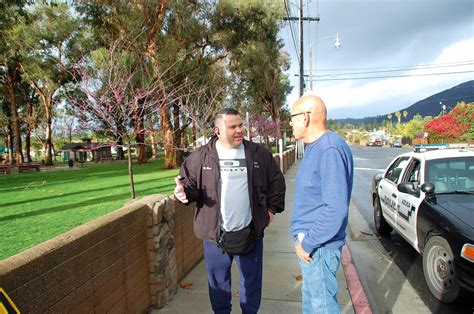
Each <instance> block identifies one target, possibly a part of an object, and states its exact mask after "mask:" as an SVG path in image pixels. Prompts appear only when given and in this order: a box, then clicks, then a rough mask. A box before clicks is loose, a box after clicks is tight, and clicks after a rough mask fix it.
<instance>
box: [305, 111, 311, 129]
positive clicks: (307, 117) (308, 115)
mask: <svg viewBox="0 0 474 314" xmlns="http://www.w3.org/2000/svg"><path fill="white" fill-rule="evenodd" d="M309 119H311V118H310V114H309V113H305V114H304V121H303V123H304V126H305V127H308V126H309Z"/></svg>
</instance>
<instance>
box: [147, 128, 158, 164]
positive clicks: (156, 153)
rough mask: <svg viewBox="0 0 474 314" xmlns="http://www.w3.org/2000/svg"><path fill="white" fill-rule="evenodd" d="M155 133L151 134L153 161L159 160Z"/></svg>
mask: <svg viewBox="0 0 474 314" xmlns="http://www.w3.org/2000/svg"><path fill="white" fill-rule="evenodd" d="M154 133H155V132H154V131H152V132H150V136H149V139H150V143H151V159H153V160H156V159H157V158H158V152H157V151H156V140H155V134H154Z"/></svg>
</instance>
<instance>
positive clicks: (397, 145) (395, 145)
mask: <svg viewBox="0 0 474 314" xmlns="http://www.w3.org/2000/svg"><path fill="white" fill-rule="evenodd" d="M391 146H392V147H396V148H401V147H402V141H400V140H396V141H395V142H393V144H392V145H391Z"/></svg>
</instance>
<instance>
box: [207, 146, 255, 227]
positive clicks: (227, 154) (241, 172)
mask: <svg viewBox="0 0 474 314" xmlns="http://www.w3.org/2000/svg"><path fill="white" fill-rule="evenodd" d="M216 149H217V155H218V156H219V170H220V173H221V180H220V184H221V215H220V223H221V227H222V228H223V229H224V230H225V231H237V230H241V229H243V228H245V227H247V226H248V225H249V224H250V222H251V221H252V210H251V208H250V199H249V190H248V179H247V166H246V164H245V151H244V145H243V144H241V145H240V146H238V147H236V148H225V147H223V146H222V145H220V144H219V142H217V143H216Z"/></svg>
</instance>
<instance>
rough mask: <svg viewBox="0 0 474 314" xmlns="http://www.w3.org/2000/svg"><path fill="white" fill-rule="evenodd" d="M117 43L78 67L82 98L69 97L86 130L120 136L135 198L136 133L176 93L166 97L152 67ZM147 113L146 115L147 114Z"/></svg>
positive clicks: (78, 83)
mask: <svg viewBox="0 0 474 314" xmlns="http://www.w3.org/2000/svg"><path fill="white" fill-rule="evenodd" d="M123 44H124V43H123V42H122V41H118V42H117V43H116V45H114V46H112V48H111V49H110V50H106V49H99V50H97V51H95V52H93V53H92V55H91V56H90V57H87V58H85V59H83V60H81V62H80V63H79V64H78V65H76V67H75V71H76V74H77V75H76V79H77V85H76V86H77V88H78V89H79V91H80V92H81V93H82V94H83V97H77V96H74V95H71V94H70V95H69V102H70V103H71V104H72V105H73V106H74V107H75V109H76V113H77V116H78V117H79V119H80V120H81V121H82V125H83V127H84V129H89V130H94V131H97V132H103V133H106V134H108V135H109V136H115V135H116V134H121V135H122V137H123V139H124V141H125V146H126V148H127V156H128V171H129V176H130V191H131V192H130V193H131V197H132V198H135V186H134V181H133V168H132V157H131V148H132V146H134V145H136V144H137V143H136V142H134V140H135V139H136V135H137V134H145V132H146V128H145V125H146V121H144V123H137V120H139V119H142V118H144V119H147V117H148V116H149V115H155V114H158V113H159V110H160V108H161V107H162V105H163V103H164V102H166V101H173V100H174V97H176V92H175V93H171V94H163V91H162V87H161V84H159V83H158V82H157V81H156V80H154V79H153V76H151V75H150V68H149V67H150V65H149V64H147V63H145V62H142V61H143V60H141V59H139V58H137V57H136V55H135V54H133V53H131V52H129V51H127V50H125V49H123V46H122V45H123ZM144 113H146V115H145V114H144Z"/></svg>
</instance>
